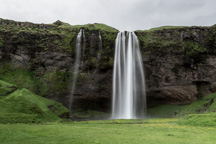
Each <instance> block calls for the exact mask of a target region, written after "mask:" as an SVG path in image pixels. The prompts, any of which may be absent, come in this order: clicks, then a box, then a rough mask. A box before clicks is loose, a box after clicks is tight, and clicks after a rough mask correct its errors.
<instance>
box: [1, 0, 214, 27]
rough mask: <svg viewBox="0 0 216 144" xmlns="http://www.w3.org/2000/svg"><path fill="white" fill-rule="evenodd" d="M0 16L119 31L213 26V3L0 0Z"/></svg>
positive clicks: (202, 0)
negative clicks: (92, 24) (109, 28)
mask: <svg viewBox="0 0 216 144" xmlns="http://www.w3.org/2000/svg"><path fill="white" fill-rule="evenodd" d="M0 3H1V5H0V17H1V18H6V19H13V20H18V21H30V22H35V23H53V22H54V21H56V20H58V19H59V20H62V21H64V22H67V23H70V24H72V25H76V24H86V23H105V24H107V25H110V26H113V27H115V28H117V29H119V30H130V31H132V30H137V29H149V28H152V27H157V26H162V25H213V24H215V23H216V21H215V20H216V18H215V14H216V9H215V8H214V7H215V5H216V1H215V0H19V1H17V0H0Z"/></svg>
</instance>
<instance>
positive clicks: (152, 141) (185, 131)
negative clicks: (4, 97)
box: [0, 119, 216, 144]
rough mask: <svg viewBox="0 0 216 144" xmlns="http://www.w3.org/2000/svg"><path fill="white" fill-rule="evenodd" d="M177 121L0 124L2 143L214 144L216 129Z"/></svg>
mask: <svg viewBox="0 0 216 144" xmlns="http://www.w3.org/2000/svg"><path fill="white" fill-rule="evenodd" d="M177 123H178V119H148V120H104V121H88V122H68V123H49V124H45V125H33V124H0V141H1V144H44V143H45V144H127V143H128V144H201V143H202V144H213V143H215V142H216V137H215V133H216V127H195V126H185V125H178V124H177Z"/></svg>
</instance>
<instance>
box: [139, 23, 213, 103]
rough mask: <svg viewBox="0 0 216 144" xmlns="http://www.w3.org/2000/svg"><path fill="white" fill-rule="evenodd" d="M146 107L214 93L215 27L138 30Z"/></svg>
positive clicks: (190, 100)
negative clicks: (145, 87) (143, 67)
mask: <svg viewBox="0 0 216 144" xmlns="http://www.w3.org/2000/svg"><path fill="white" fill-rule="evenodd" d="M137 35H138V37H139V39H140V44H141V48H142V53H143V58H144V65H145V71H146V84H147V96H148V97H147V99H148V104H149V106H151V105H157V104H162V103H171V104H187V103H191V102H193V101H195V100H197V98H199V97H204V96H206V95H207V94H209V93H212V92H215V82H216V53H215V49H216V27H185V28H173V29H162V30H157V31H138V32H137Z"/></svg>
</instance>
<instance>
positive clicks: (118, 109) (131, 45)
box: [112, 32, 146, 119]
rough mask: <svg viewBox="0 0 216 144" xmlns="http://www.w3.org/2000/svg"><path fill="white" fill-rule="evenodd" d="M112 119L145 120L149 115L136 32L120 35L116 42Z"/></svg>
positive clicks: (121, 33) (120, 33)
mask: <svg viewBox="0 0 216 144" xmlns="http://www.w3.org/2000/svg"><path fill="white" fill-rule="evenodd" d="M112 96H113V97H112V118H113V119H136V118H143V117H144V116H145V113H146V91H145V77H144V67H143V61H142V57H141V53H140V47H139V40H138V38H137V36H136V35H135V33H134V32H127V33H125V32H119V33H118V36H117V38H116V46H115V57H114V69H113V93H112Z"/></svg>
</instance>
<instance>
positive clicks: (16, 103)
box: [0, 81, 68, 123]
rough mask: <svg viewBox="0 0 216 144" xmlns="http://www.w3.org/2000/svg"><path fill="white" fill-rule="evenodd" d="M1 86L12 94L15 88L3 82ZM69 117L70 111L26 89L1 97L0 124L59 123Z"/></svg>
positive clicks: (0, 82)
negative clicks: (12, 89) (62, 118)
mask: <svg viewBox="0 0 216 144" xmlns="http://www.w3.org/2000/svg"><path fill="white" fill-rule="evenodd" d="M0 84H1V85H3V84H4V86H2V87H3V88H5V87H7V88H6V89H7V90H8V92H11V89H10V88H11V86H13V87H15V86H14V85H11V84H8V83H6V82H3V81H0ZM8 86H9V88H8ZM2 87H1V88H2ZM67 115H68V110H67V108H65V107H64V106H63V105H62V104H60V103H58V102H55V101H53V100H49V99H46V98H43V97H41V96H38V95H36V94H34V93H32V92H31V91H29V90H27V89H25V88H23V89H16V90H15V91H14V92H12V93H10V94H9V95H7V96H1V97H0V123H40V122H46V121H59V120H61V118H60V117H64V116H65V117H66V116H67Z"/></svg>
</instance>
